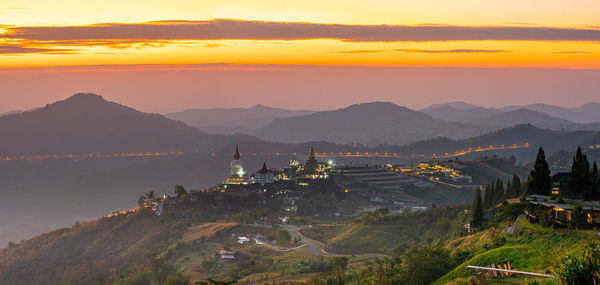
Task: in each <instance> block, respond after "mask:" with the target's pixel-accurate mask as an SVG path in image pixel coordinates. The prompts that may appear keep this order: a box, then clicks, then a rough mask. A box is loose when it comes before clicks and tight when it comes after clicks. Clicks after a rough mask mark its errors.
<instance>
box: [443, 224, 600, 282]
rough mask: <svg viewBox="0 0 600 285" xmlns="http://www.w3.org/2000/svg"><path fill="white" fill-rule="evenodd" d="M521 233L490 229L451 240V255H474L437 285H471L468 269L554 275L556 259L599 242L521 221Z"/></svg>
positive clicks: (573, 232)
mask: <svg viewBox="0 0 600 285" xmlns="http://www.w3.org/2000/svg"><path fill="white" fill-rule="evenodd" d="M520 226H521V228H522V231H521V232H520V233H519V234H517V235H514V236H511V235H504V234H502V232H501V229H500V228H491V229H488V230H485V231H483V232H479V233H477V234H474V235H469V236H466V237H461V238H458V239H455V240H451V241H449V242H448V243H447V244H446V248H447V249H448V250H450V251H451V252H454V253H457V252H460V251H468V252H472V253H473V256H472V257H470V258H469V259H467V260H466V261H465V262H463V263H462V264H460V265H459V266H458V267H456V268H455V269H453V270H452V271H450V272H448V273H447V274H446V275H444V276H443V277H441V278H440V279H439V280H437V281H436V282H435V283H434V284H447V283H448V282H451V281H452V284H469V282H468V279H469V278H470V277H471V276H473V272H472V270H470V269H467V268H466V266H467V265H475V266H487V265H490V264H500V263H506V262H510V264H511V267H512V268H514V269H515V270H521V271H528V272H540V273H546V272H552V270H555V269H556V267H557V266H558V265H559V264H557V259H559V258H561V257H563V256H564V255H566V254H567V253H568V252H570V253H578V252H580V251H581V250H582V248H583V247H584V246H586V245H588V244H589V242H594V241H598V236H597V235H596V234H595V233H594V232H593V231H577V230H566V229H565V230H556V229H552V228H544V227H542V226H540V225H538V224H531V223H529V222H527V221H526V220H525V219H523V220H521V222H520Z"/></svg>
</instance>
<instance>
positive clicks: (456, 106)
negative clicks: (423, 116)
mask: <svg viewBox="0 0 600 285" xmlns="http://www.w3.org/2000/svg"><path fill="white" fill-rule="evenodd" d="M443 106H448V107H452V108H454V109H459V110H468V109H472V108H477V107H479V106H477V105H473V104H470V103H467V102H463V101H454V102H448V103H444V104H432V105H430V106H429V107H426V108H423V109H421V111H423V110H431V109H436V108H440V107H443Z"/></svg>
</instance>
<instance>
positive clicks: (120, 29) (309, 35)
mask: <svg viewBox="0 0 600 285" xmlns="http://www.w3.org/2000/svg"><path fill="white" fill-rule="evenodd" d="M7 29H8V31H9V32H8V34H5V35H3V37H5V38H11V39H21V40H25V41H36V42H54V41H67V42H78V41H85V42H94V41H96V42H100V43H101V42H105V41H153V40H304V39H337V40H342V41H350V42H422V41H465V40H515V41H593V42H596V41H600V30H598V29H575V28H551V27H524V26H490V27H471V26H449V25H420V26H391V25H341V24H318V23H300V22H264V21H245V20H229V19H215V20H210V21H157V22H144V23H135V24H122V23H106V24H95V25H88V26H58V27H55V26H39V27H38V26H36V27H10V28H7Z"/></svg>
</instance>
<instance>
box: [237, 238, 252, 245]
mask: <svg viewBox="0 0 600 285" xmlns="http://www.w3.org/2000/svg"><path fill="white" fill-rule="evenodd" d="M237 242H238V243H239V244H249V243H250V239H249V238H247V237H238V241H237Z"/></svg>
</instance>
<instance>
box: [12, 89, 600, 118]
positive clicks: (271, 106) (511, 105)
mask: <svg viewBox="0 0 600 285" xmlns="http://www.w3.org/2000/svg"><path fill="white" fill-rule="evenodd" d="M78 94H93V95H98V96H100V97H101V98H102V99H104V100H106V101H108V102H113V103H117V104H120V105H123V106H126V107H131V106H129V105H126V104H123V103H121V102H118V101H113V100H110V99H108V98H106V97H105V96H104V95H103V94H97V93H93V92H76V93H74V94H72V95H69V96H67V97H64V98H62V99H58V100H56V101H53V102H47V103H45V104H42V105H39V106H36V107H31V108H25V109H10V110H1V109H0V114H10V113H12V112H29V111H34V110H37V109H41V108H44V107H45V106H46V105H49V104H53V103H56V102H60V101H65V100H68V99H70V98H71V97H73V96H75V95H78ZM369 103H391V104H394V105H397V106H400V107H406V108H408V109H411V110H413V111H422V110H425V109H427V108H430V107H434V106H435V105H439V106H443V105H450V104H455V103H459V104H460V103H464V104H468V105H474V108H487V109H497V110H499V109H502V108H507V107H527V106H529V105H535V104H541V105H548V106H556V107H561V108H566V109H573V108H578V107H582V106H584V105H587V104H600V101H588V102H584V103H582V104H579V105H574V106H563V105H554V104H548V103H544V102H535V103H530V104H505V105H500V106H481V105H477V104H473V103H471V102H466V101H460V100H459V101H447V102H439V103H438V102H432V103H431V104H429V105H426V106H424V107H420V108H411V107H409V106H404V105H401V104H398V103H395V102H392V101H382V100H375V101H364V102H358V103H350V104H348V105H341V106H337V107H332V108H329V109H306V108H304V109H293V108H291V109H288V108H286V107H278V106H273V105H268V104H265V103H256V104H254V105H249V106H231V107H214V108H194V107H189V108H186V109H181V110H178V111H174V112H162V113H159V112H148V111H145V110H140V109H137V108H134V109H135V110H137V111H141V112H144V113H154V114H160V115H168V114H174V113H179V112H184V111H190V110H201V111H211V110H232V109H242V110H247V109H252V108H256V107H266V108H273V109H282V110H288V111H311V112H322V111H334V110H339V109H345V108H348V107H350V106H353V105H360V104H369ZM131 108H133V107H131Z"/></svg>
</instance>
